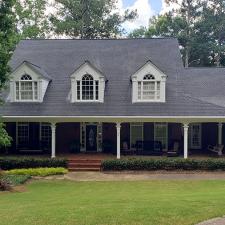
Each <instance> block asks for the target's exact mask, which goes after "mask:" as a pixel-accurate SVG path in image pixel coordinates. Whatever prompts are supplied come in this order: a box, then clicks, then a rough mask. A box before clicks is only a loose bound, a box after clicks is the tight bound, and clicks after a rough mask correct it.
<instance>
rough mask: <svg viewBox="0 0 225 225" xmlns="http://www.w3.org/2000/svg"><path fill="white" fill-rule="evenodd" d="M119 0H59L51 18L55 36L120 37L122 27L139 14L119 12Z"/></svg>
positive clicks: (127, 11)
mask: <svg viewBox="0 0 225 225" xmlns="http://www.w3.org/2000/svg"><path fill="white" fill-rule="evenodd" d="M116 1H117V0H56V5H55V7H56V8H57V13H56V15H54V14H52V15H51V19H50V20H51V22H52V24H53V26H54V28H53V30H54V32H55V33H56V34H59V35H66V36H69V37H72V38H77V37H78V38H87V39H90V38H109V37H116V36H118V35H120V34H121V33H122V32H123V30H122V28H121V24H122V23H124V22H125V21H128V20H132V19H134V18H135V17H136V11H129V10H126V11H125V13H124V14H123V15H120V14H119V12H116Z"/></svg>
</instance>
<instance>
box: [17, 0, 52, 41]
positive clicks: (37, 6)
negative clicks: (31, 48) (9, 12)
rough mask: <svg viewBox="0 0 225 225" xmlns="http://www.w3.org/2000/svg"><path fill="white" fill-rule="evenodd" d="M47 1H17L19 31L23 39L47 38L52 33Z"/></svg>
mask: <svg viewBox="0 0 225 225" xmlns="http://www.w3.org/2000/svg"><path fill="white" fill-rule="evenodd" d="M47 3H48V1H47V0H24V1H21V0H16V4H15V12H16V15H17V17H16V18H17V30H18V32H19V34H20V36H21V38H23V39H26V38H45V37H46V36H47V34H48V33H49V32H50V27H49V20H48V16H47V15H46V9H47V5H48V4H47Z"/></svg>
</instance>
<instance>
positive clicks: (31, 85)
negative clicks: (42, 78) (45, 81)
mask: <svg viewBox="0 0 225 225" xmlns="http://www.w3.org/2000/svg"><path fill="white" fill-rule="evenodd" d="M16 100H17V101H35V100H38V83H37V81H33V80H32V77H31V76H30V75H27V74H25V75H23V76H22V77H21V79H20V81H16Z"/></svg>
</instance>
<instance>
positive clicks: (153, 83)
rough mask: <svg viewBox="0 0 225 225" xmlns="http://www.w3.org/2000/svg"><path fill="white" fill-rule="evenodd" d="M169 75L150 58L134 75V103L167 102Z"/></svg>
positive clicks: (132, 77) (132, 78)
mask: <svg viewBox="0 0 225 225" xmlns="http://www.w3.org/2000/svg"><path fill="white" fill-rule="evenodd" d="M166 79H167V75H166V74H165V73H164V72H163V71H161V70H160V68H158V67H157V66H156V65H155V64H153V63H152V62H151V61H150V60H149V61H147V62H146V63H145V64H144V65H143V66H142V67H141V68H139V69H138V70H137V71H136V72H135V73H134V74H133V75H132V76H131V80H132V103H136V102H166Z"/></svg>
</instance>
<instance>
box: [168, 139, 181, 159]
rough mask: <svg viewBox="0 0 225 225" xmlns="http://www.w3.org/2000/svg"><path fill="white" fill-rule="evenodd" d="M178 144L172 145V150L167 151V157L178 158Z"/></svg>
mask: <svg viewBox="0 0 225 225" xmlns="http://www.w3.org/2000/svg"><path fill="white" fill-rule="evenodd" d="M179 147H180V146H179V142H177V141H175V142H174V143H173V148H172V149H170V150H168V151H167V157H176V156H179Z"/></svg>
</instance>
